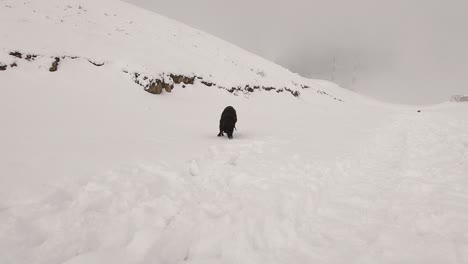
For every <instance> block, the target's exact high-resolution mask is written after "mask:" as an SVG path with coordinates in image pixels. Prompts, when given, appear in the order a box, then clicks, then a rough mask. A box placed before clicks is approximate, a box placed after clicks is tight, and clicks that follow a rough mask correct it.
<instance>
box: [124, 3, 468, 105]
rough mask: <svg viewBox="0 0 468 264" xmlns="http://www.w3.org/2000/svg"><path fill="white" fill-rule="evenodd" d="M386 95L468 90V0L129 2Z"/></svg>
mask: <svg viewBox="0 0 468 264" xmlns="http://www.w3.org/2000/svg"><path fill="white" fill-rule="evenodd" d="M127 1H128V2H130V3H134V4H137V5H139V6H142V7H145V8H147V9H150V10H153V11H155V12H157V13H159V14H162V15H165V16H167V17H170V18H173V19H175V20H178V21H181V22H183V23H185V24H187V25H190V26H192V27H195V28H198V29H201V30H203V31H206V32H208V33H211V34H212V35H215V36H218V37H220V38H222V39H225V40H227V41H229V42H231V43H234V44H236V45H238V46H240V47H242V48H244V49H246V50H249V51H251V52H253V53H256V54H258V55H260V56H262V57H265V58H267V59H269V60H272V61H274V62H276V63H278V64H280V65H282V66H284V67H286V68H288V69H290V70H291V71H293V72H297V73H299V74H300V75H302V76H306V77H311V78H317V79H327V80H331V81H334V82H336V83H338V84H340V85H341V86H343V87H344V88H348V89H351V90H355V91H358V92H361V93H364V94H367V95H370V96H373V97H376V98H378V99H380V100H384V101H388V102H395V103H408V104H431V103H437V102H442V101H446V100H447V99H448V98H449V97H450V96H451V95H453V94H468V1H466V0H447V1H442V0H439V1H437V0H387V1H379V0H353V1H349V0H289V1H268V0H237V1H233V0H231V1H226V0H197V1H187V0H185V1H183V0H171V1H163V0H127Z"/></svg>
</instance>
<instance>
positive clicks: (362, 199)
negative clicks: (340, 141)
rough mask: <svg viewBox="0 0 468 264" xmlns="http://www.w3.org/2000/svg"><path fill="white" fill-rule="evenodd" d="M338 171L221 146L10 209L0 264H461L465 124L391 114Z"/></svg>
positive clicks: (467, 246) (268, 147)
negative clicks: (179, 165)
mask: <svg viewBox="0 0 468 264" xmlns="http://www.w3.org/2000/svg"><path fill="white" fill-rule="evenodd" d="M370 135H371V136H370V137H368V138H367V139H365V140H362V142H360V145H361V146H362V147H360V148H357V149H355V152H354V153H349V154H348V155H347V156H342V157H339V158H337V159H335V160H311V159H308V158H307V157H303V156H301V155H300V154H296V155H292V156H289V157H288V156H283V153H282V151H281V150H282V149H283V148H284V147H285V146H287V145H289V144H291V143H292V142H291V140H285V139H281V138H275V137H269V138H265V139H264V140H258V139H237V140H232V141H227V140H225V141H219V143H216V144H213V145H211V146H209V147H208V149H207V150H206V151H205V152H204V154H202V155H200V156H199V157H198V158H196V159H193V160H191V161H187V163H186V166H185V168H184V169H182V170H174V169H171V168H170V167H168V166H167V165H165V164H164V163H158V164H140V165H138V166H134V167H129V168H122V169H118V170H113V171H111V172H109V173H108V174H106V175H100V176H98V177H95V178H94V179H92V180H91V181H89V182H86V183H82V184H79V183H74V184H69V185H64V186H62V188H60V189H59V190H57V191H56V192H54V193H52V194H51V195H49V196H48V197H46V198H45V199H43V200H41V201H40V202H37V203H28V202H25V203H22V204H15V205H10V207H8V208H2V211H0V215H2V218H1V219H3V221H2V222H1V223H0V224H1V225H0V232H2V233H1V234H2V237H3V238H4V239H2V244H1V245H2V246H1V247H0V249H2V250H3V252H1V254H0V256H1V260H2V261H1V262H2V263H31V262H35V263H63V262H66V263H102V261H103V260H106V261H107V260H112V261H113V262H114V263H180V262H184V263H286V262H288V263H291V262H294V263H311V262H318V263H376V262H378V263H466V262H467V261H468V204H467V203H466V200H467V198H468V191H467V190H466V188H464V187H466V186H468V179H467V177H466V172H467V171H468V165H467V163H466V160H467V158H468V156H467V155H468V154H467V153H468V124H467V123H466V122H464V121H461V120H459V119H456V118H453V117H451V116H449V115H447V114H442V113H438V112H436V111H433V112H430V113H427V114H426V113H423V114H415V113H413V111H396V113H394V114H392V115H391V116H390V117H389V119H388V122H385V125H383V126H381V127H378V128H376V129H375V131H373V133H371V134H370Z"/></svg>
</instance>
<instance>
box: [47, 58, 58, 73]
mask: <svg viewBox="0 0 468 264" xmlns="http://www.w3.org/2000/svg"><path fill="white" fill-rule="evenodd" d="M59 62H60V58H59V57H55V61H54V62H53V63H52V66H50V68H49V71H50V72H56V71H57V69H58V65H59Z"/></svg>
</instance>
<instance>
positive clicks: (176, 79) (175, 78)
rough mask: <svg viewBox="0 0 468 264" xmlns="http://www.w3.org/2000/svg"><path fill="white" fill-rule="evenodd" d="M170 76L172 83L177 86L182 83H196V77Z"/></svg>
mask: <svg viewBox="0 0 468 264" xmlns="http://www.w3.org/2000/svg"><path fill="white" fill-rule="evenodd" d="M169 76H170V77H171V79H172V81H173V82H174V83H175V84H180V83H185V84H193V83H194V82H195V76H193V77H187V76H183V75H174V74H171V75H169Z"/></svg>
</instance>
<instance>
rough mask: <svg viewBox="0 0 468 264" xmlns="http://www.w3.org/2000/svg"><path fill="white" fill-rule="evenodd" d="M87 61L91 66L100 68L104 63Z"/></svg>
mask: <svg viewBox="0 0 468 264" xmlns="http://www.w3.org/2000/svg"><path fill="white" fill-rule="evenodd" d="M88 61H89V63H91V64H92V65H94V66H96V67H101V66H103V65H104V62H101V63H99V62H94V61H92V60H88Z"/></svg>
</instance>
